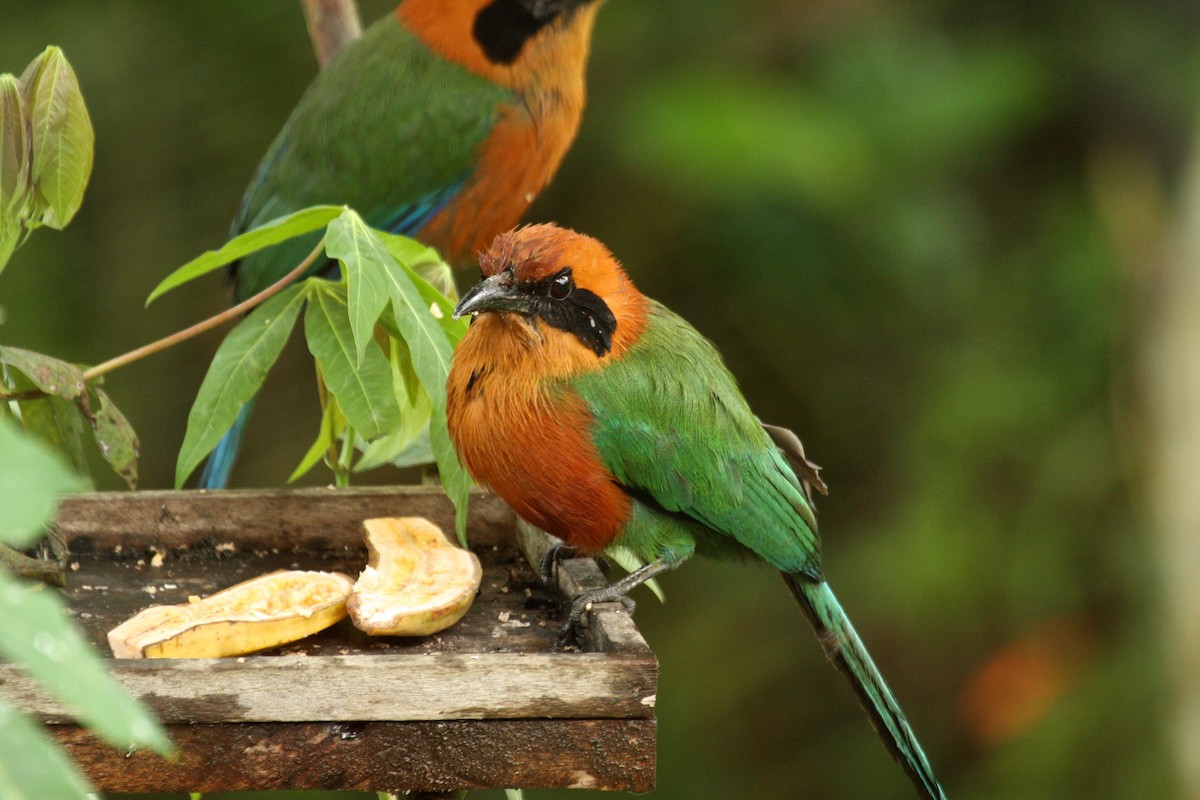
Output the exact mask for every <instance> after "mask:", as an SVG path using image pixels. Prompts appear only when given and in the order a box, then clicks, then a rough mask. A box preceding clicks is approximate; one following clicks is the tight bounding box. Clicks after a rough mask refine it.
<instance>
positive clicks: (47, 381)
mask: <svg viewBox="0 0 1200 800" xmlns="http://www.w3.org/2000/svg"><path fill="white" fill-rule="evenodd" d="M0 366H2V367H8V368H10V369H15V370H17V371H18V372H20V373H21V374H22V375H24V376H25V377H27V378H29V380H30V381H32V382H33V385H34V386H36V387H37V388H38V389H40V390H41V391H43V392H45V393H46V394H51V395H55V396H56V397H61V398H63V399H65V400H75V399H76V398H78V397H79V396H80V395H81V394H82V393H83V390H84V387H85V385H86V382H85V381H84V379H83V370H81V369H80V368H79V367H77V366H75V365H74V364H68V363H67V362H66V361H60V360H59V359H57V358H52V357H50V356H47V355H43V354H41V353H35V352H33V351H32V350H22V349H21V348H19V347H5V346H0Z"/></svg>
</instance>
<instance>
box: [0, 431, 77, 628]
mask: <svg viewBox="0 0 1200 800" xmlns="http://www.w3.org/2000/svg"><path fill="white" fill-rule="evenodd" d="M82 488H84V482H83V480H82V479H81V478H80V477H78V476H77V475H75V474H73V473H72V472H71V471H70V470H68V469H67V468H66V466H64V465H63V463H62V461H61V460H60V459H59V458H58V457H57V456H56V455H54V453H52V452H51V451H50V450H49V449H47V448H46V446H45V445H43V444H42V443H41V442H37V441H34V440H33V439H31V438H29V437H28V436H26V435H25V434H24V433H22V432H21V431H20V430H19V429H18V428H17V427H16V426H15V425H13V424H12V422H10V421H8V420H6V419H3V418H0V543H5V544H10V545H13V546H14V547H26V546H28V545H30V544H32V543H33V542H35V541H37V540H38V539H39V538H40V537H41V535H42V526H43V524H45V523H46V522H47V521H48V520H49V519H50V518H51V517H52V516H53V515H54V509H55V508H56V507H57V506H58V496H59V495H60V494H62V493H64V492H72V491H78V490H80V489H82ZM0 638H3V637H2V636H0Z"/></svg>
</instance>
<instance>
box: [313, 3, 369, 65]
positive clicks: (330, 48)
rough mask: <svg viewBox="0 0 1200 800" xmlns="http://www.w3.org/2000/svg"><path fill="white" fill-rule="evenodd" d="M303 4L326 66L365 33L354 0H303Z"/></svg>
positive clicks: (316, 45) (318, 59)
mask: <svg viewBox="0 0 1200 800" xmlns="http://www.w3.org/2000/svg"><path fill="white" fill-rule="evenodd" d="M300 4H301V5H302V6H303V7H304V21H305V22H306V23H307V25H308V37H309V38H310V39H312V43H313V50H314V51H315V52H316V54H317V63H318V64H320V65H321V68H322V69H324V68H325V65H326V64H328V63H329V62H330V60H331V59H332V58H333V57H334V56H336V55H337V54H338V53H340V52H342V49H343V48H344V47H345V46H346V45H348V44H350V43H351V42H353V41H354V40H355V39H357V38H358V37H360V36H362V21H361V20H360V19H359V17H358V8H357V6H356V5H355V3H354V0H300Z"/></svg>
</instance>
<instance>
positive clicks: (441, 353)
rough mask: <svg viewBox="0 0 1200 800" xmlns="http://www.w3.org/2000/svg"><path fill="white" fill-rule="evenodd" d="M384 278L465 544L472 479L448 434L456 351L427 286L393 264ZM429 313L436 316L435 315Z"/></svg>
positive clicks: (445, 485) (411, 273)
mask: <svg viewBox="0 0 1200 800" xmlns="http://www.w3.org/2000/svg"><path fill="white" fill-rule="evenodd" d="M385 276H386V278H387V282H388V294H389V296H390V298H391V301H392V313H393V319H394V320H395V323H396V327H397V328H398V329H399V331H400V333H401V335H402V338H403V339H404V341H405V342H406V343H407V344H408V347H409V350H410V351H411V353H412V363H413V370H414V372H416V375H417V377H418V378H419V379H420V381H421V385H422V386H424V387H425V391H426V392H428V393H429V399H430V401H431V402H432V403H433V416H432V418H431V419H430V421H429V444H430V447H431V448H432V449H433V456H434V459H435V460H436V461H437V465H438V473H439V474H440V475H441V478H442V486H443V487H444V488H445V490H446V494H447V496H449V498H450V500H451V502H453V503H454V507H455V510H456V511H457V531H458V538H459V541H460V542H464V541H465V537H466V526H467V501H468V498H469V496H470V491H471V479H470V477H469V476H468V475H467V472H466V470H464V469H463V467H462V464H460V463H459V461H458V454H457V452H455V449H454V444H453V442H452V441H451V440H450V433H449V432H448V431H447V430H446V376H447V375H448V374H449V372H450V357H451V354H452V353H453V350H454V346H453V344H452V343H451V341H450V339H449V338H448V337H447V334H446V331H445V330H444V329H443V327H442V324H441V321H440V320H439V319H438V317H437V310H436V308H437V307H436V306H431V305H427V304H426V300H425V298H424V297H423V296H422V294H421V291H420V289H419V288H418V283H423V282H424V281H422V280H421V279H420V278H418V277H417V276H416V275H415V274H414V273H413V271H412V270H411V269H409V268H408V267H406V266H404V265H403V264H401V263H400V262H398V261H396V260H395V259H393V260H392V263H391V264H389V265H387V269H386V270H385ZM426 285H428V284H426ZM431 308H434V309H435V310H432V311H431Z"/></svg>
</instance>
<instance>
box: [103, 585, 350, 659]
mask: <svg viewBox="0 0 1200 800" xmlns="http://www.w3.org/2000/svg"><path fill="white" fill-rule="evenodd" d="M351 586H353V582H352V581H351V580H350V578H349V576H346V575H343V574H341V573H340V572H302V571H288V570H279V571H277V572H271V573H268V574H266V575H260V576H259V577H257V578H251V579H250V580H248V581H243V582H241V583H239V584H236V585H234V586H230V587H229V588H228V589H223V590H222V591H219V592H217V593H216V594H213V595H210V596H209V597H206V598H204V599H202V600H200V599H196V598H193V599H192V601H191V602H189V603H183V604H181V605H177V606H151V607H149V608H147V609H144V610H142V611H140V612H139V613H137V614H135V615H134V616H132V617H130V618H129V619H127V620H125V621H124V622H122V623H121V624H120V625H118V626H117V627H115V628H113V629H112V630H111V631H109V632H108V645H109V647H111V648H112V651H113V655H114V656H116V657H117V658H220V657H222V656H237V655H243V654H245V653H253V652H254V651H256V650H265V649H266V648H268V647H275V646H276V645H280V644H286V643H287V642H294V641H295V640H297V639H302V638H304V637H305V636H308V635H310V634H313V633H316V632H317V631H320V630H324V629H325V628H328V627H329V626H330V625H333V624H334V623H335V622H337V621H339V620H341V619H342V618H343V617H345V616H346V597H347V595H349V593H350V588H351Z"/></svg>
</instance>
